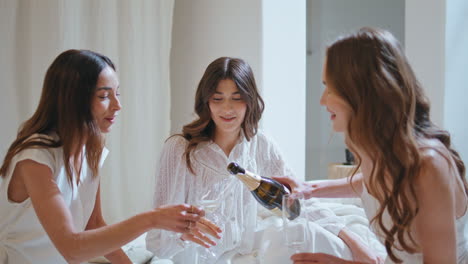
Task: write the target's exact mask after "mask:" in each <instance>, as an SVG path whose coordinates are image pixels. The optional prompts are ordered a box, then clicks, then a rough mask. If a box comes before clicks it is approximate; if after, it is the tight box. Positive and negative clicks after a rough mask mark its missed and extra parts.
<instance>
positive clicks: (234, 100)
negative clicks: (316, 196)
mask: <svg viewBox="0 0 468 264" xmlns="http://www.w3.org/2000/svg"><path fill="white" fill-rule="evenodd" d="M195 97H196V99H195V111H196V113H197V115H198V117H199V118H198V119H196V120H195V121H193V122H192V123H190V124H188V125H186V126H184V128H183V133H182V135H175V136H172V137H170V138H169V139H168V140H167V142H166V144H165V146H164V149H163V152H162V155H161V159H160V164H159V170H158V171H157V174H156V186H155V194H154V206H155V207H158V206H162V205H166V204H174V203H194V204H197V202H198V201H199V200H200V199H201V198H202V197H203V196H205V195H207V196H208V197H204V198H205V199H213V200H214V199H217V200H219V201H221V204H220V205H218V208H217V209H216V210H217V211H218V213H219V214H221V215H222V216H223V217H222V220H221V221H220V222H221V223H218V224H219V225H222V226H223V232H222V234H221V236H222V238H221V239H219V240H217V239H214V240H215V241H212V240H211V239H209V238H204V237H199V236H197V235H190V234H184V235H182V236H181V237H179V236H176V235H173V234H172V233H171V232H166V231H158V230H154V231H151V232H149V233H148V235H147V238H146V240H147V241H146V242H147V248H148V249H149V250H151V251H153V252H154V253H155V254H156V255H157V256H158V257H173V260H174V261H176V263H189V262H190V261H192V260H193V255H192V251H191V250H190V249H187V248H186V245H187V244H186V243H185V244H184V243H181V240H185V241H187V240H188V241H199V240H203V241H205V243H207V247H208V246H210V244H211V245H214V242H215V243H216V245H215V246H212V247H211V248H210V250H211V251H212V252H213V253H214V254H215V255H216V259H214V260H212V262H217V263H223V262H224V261H226V260H228V259H234V262H235V259H236V256H237V259H241V257H239V256H241V255H249V254H250V255H253V256H256V255H257V253H256V252H257V251H258V250H262V249H264V250H267V251H268V254H265V255H266V256H269V257H270V258H271V259H270V260H268V261H266V260H265V259H264V258H263V260H262V263H285V261H288V259H289V256H288V255H287V252H286V251H284V249H283V248H284V246H283V245H282V243H277V244H274V243H273V244H274V245H270V246H269V247H268V246H267V245H265V244H263V243H262V238H261V237H259V236H260V232H257V233H256V231H258V230H259V229H258V224H259V218H258V215H259V211H258V210H262V208H263V207H261V206H259V205H258V204H257V202H256V200H255V199H254V198H253V197H252V195H251V193H250V191H249V190H248V189H247V188H245V187H244V186H243V185H242V183H241V182H240V181H239V180H238V179H236V178H235V177H232V176H230V175H229V173H228V172H227V170H226V167H227V165H228V163H229V162H231V161H235V162H238V163H239V164H242V166H243V167H245V168H246V169H248V170H250V171H255V172H257V173H258V174H260V175H265V176H269V177H271V176H293V174H292V172H291V171H290V170H289V169H288V168H287V166H286V165H285V163H284V161H283V158H282V157H281V154H280V152H279V151H278V148H277V147H276V146H275V144H274V143H273V142H272V141H271V140H270V139H269V138H268V137H266V136H265V135H264V134H263V133H261V132H258V131H257V128H258V122H259V120H260V118H261V115H262V112H263V108H264V103H263V100H262V98H261V97H260V95H259V93H258V91H257V88H256V84H255V79H254V76H253V73H252V70H251V68H250V66H249V65H248V64H247V63H246V62H244V61H243V60H241V59H234V58H227V57H223V58H219V59H217V60H215V61H213V62H212V63H211V64H210V65H209V66H208V68H207V69H206V71H205V74H204V76H203V78H202V79H201V81H200V83H199V86H198V89H197V92H196V96H195ZM315 208H316V209H317V210H316V213H315V215H314V214H312V215H313V216H314V217H315V219H323V218H328V219H329V221H326V222H327V224H324V225H323V227H325V228H327V229H328V230H325V229H324V228H322V227H320V226H317V225H315V226H314V225H312V226H313V227H315V228H314V230H313V232H314V233H315V236H314V237H315V238H316V239H319V240H316V241H314V243H316V245H315V247H316V248H317V249H318V250H319V252H327V253H330V254H336V255H338V256H341V257H345V258H352V255H354V257H355V258H357V259H359V260H366V261H367V260H372V261H375V260H376V259H377V258H376V256H374V255H373V254H372V253H370V251H369V250H368V249H367V248H366V246H364V245H363V244H361V243H360V242H359V240H358V239H355V235H354V234H353V233H351V232H349V231H348V230H347V229H346V228H343V224H342V223H341V222H340V221H339V220H338V219H337V218H336V216H334V214H333V213H332V212H331V211H329V210H327V209H326V208H320V206H317V207H315ZM199 227H202V226H200V225H199ZM337 235H339V237H340V238H342V239H343V240H341V239H339V238H338V236H337ZM280 239H281V236H280V238H278V239H277V240H280ZM343 241H345V242H343ZM162 244H164V245H165V246H161V245H162ZM346 245H348V246H349V247H350V248H351V250H352V254H351V252H350V250H349V248H348V246H346ZM184 247H185V248H184ZM265 247H268V249H265ZM320 250H321V251H320ZM244 261H245V260H244ZM239 262H241V261H239Z"/></svg>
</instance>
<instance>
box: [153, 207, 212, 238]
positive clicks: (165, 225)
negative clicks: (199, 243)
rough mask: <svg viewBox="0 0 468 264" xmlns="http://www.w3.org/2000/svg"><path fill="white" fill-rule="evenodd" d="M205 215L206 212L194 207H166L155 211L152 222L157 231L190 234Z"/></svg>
mask: <svg viewBox="0 0 468 264" xmlns="http://www.w3.org/2000/svg"><path fill="white" fill-rule="evenodd" d="M204 215H205V211H203V210H202V209H200V208H198V207H195V206H193V205H188V204H179V205H165V206H161V207H158V208H155V209H154V210H153V212H152V213H151V221H152V226H153V228H156V229H164V230H168V231H172V232H177V233H188V232H191V229H192V228H193V227H195V226H196V225H197V222H199V221H200V220H201V219H202V217H203V216H204Z"/></svg>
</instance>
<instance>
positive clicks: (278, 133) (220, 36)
mask: <svg viewBox="0 0 468 264" xmlns="http://www.w3.org/2000/svg"><path fill="white" fill-rule="evenodd" d="M172 36H173V39H172V43H173V46H172V52H171V87H172V91H171V104H172V107H171V124H172V125H171V127H172V128H171V132H172V133H177V132H180V131H181V128H182V126H183V125H184V124H186V123H188V122H190V121H191V120H193V119H194V117H195V116H194V114H193V112H194V111H193V104H194V95H195V90H196V87H197V85H198V82H199V80H200V78H201V77H202V75H203V72H204V70H205V68H206V66H208V64H209V63H210V62H211V61H213V60H214V59H216V58H218V57H221V56H231V57H240V58H243V59H244V60H246V61H247V62H248V63H249V64H250V65H251V67H252V69H253V71H254V74H255V78H256V80H257V85H258V87H259V89H260V90H261V94H262V96H263V97H264V99H265V103H266V110H265V113H264V116H263V118H262V122H261V128H262V129H263V130H264V131H265V132H266V133H267V134H269V135H270V136H272V137H273V138H274V139H275V141H276V142H277V143H278V145H279V146H280V148H281V149H282V151H283V153H284V156H285V159H286V161H287V162H288V163H289V165H290V166H291V167H292V169H293V170H294V171H295V172H296V174H297V175H298V176H299V177H301V178H303V177H304V164H305V147H304V146H305V132H304V127H305V125H304V122H305V110H304V109H305V100H304V94H305V74H304V72H305V58H304V54H305V0H300V1H291V2H287V3H286V2H284V1H279V0H274V1H273V0H268V1H261V0H255V1H252V0H239V1H230V0H198V1H187V0H176V1H175V8H174V22H173V35H172Z"/></svg>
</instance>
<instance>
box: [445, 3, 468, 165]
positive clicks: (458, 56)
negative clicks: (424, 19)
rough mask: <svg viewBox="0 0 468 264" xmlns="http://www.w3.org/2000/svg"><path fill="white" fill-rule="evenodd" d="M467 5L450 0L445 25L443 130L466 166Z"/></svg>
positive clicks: (467, 108)
mask: <svg viewBox="0 0 468 264" xmlns="http://www.w3.org/2000/svg"><path fill="white" fill-rule="evenodd" d="M467 89H468V2H467V1H466V0H450V1H447V6H446V24H445V97H444V104H443V107H444V127H445V128H446V129H447V130H448V131H449V132H450V133H451V135H452V142H453V144H454V146H455V148H456V149H457V150H458V151H459V153H460V155H461V156H462V159H464V161H465V163H468V137H467V135H466V134H467V131H468V122H467V119H466V113H468V104H467V103H466V98H467V97H466V96H467V92H466V91H467Z"/></svg>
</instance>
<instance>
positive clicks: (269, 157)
mask: <svg viewBox="0 0 468 264" xmlns="http://www.w3.org/2000/svg"><path fill="white" fill-rule="evenodd" d="M257 166H258V170H259V171H258V173H259V174H260V175H262V176H266V177H270V178H271V177H273V176H289V177H295V175H294V173H293V172H292V170H291V169H290V168H289V167H288V166H287V164H286V162H285V161H284V158H283V155H282V153H281V151H280V149H279V148H278V146H277V145H276V142H275V141H274V140H273V139H272V138H270V137H267V136H266V135H265V134H263V133H261V132H259V133H258V148H257Z"/></svg>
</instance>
